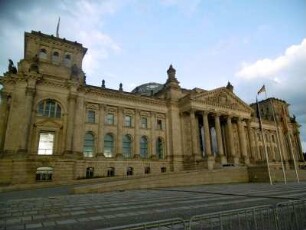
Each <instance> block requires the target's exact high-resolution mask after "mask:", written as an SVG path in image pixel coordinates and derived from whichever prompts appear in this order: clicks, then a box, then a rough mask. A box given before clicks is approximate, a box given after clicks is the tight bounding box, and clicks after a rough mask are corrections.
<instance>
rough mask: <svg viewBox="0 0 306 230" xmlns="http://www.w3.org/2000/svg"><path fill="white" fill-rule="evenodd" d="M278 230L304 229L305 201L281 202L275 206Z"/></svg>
mask: <svg viewBox="0 0 306 230" xmlns="http://www.w3.org/2000/svg"><path fill="white" fill-rule="evenodd" d="M276 213H277V223H278V229H279V230H290V229H292V230H299V229H305V228H306V201H305V200H304V201H291V202H282V203H278V204H277V205H276Z"/></svg>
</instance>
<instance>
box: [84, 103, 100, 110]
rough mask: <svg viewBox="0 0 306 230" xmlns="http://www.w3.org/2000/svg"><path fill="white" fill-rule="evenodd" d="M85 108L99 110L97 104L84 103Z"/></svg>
mask: <svg viewBox="0 0 306 230" xmlns="http://www.w3.org/2000/svg"><path fill="white" fill-rule="evenodd" d="M86 108H87V109H91V110H99V104H94V103H86Z"/></svg>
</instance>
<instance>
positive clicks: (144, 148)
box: [140, 136, 148, 158]
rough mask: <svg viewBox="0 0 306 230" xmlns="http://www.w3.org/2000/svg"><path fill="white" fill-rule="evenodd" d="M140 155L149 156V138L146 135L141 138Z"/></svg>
mask: <svg viewBox="0 0 306 230" xmlns="http://www.w3.org/2000/svg"><path fill="white" fill-rule="evenodd" d="M140 157H142V158H147V157H148V139H147V138H146V137H145V136H143V137H141V138H140Z"/></svg>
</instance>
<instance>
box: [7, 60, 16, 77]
mask: <svg viewBox="0 0 306 230" xmlns="http://www.w3.org/2000/svg"><path fill="white" fill-rule="evenodd" d="M8 71H9V73H14V74H16V73H17V68H16V67H15V66H14V62H13V61H12V60H11V59H9V65H8Z"/></svg>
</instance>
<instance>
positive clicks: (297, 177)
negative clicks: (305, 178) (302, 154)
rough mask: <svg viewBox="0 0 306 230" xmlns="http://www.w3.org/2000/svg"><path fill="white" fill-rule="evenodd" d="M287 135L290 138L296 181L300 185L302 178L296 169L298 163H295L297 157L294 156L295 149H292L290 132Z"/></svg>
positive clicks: (290, 143)
mask: <svg viewBox="0 0 306 230" xmlns="http://www.w3.org/2000/svg"><path fill="white" fill-rule="evenodd" d="M287 135H288V138H289V145H290V152H291V155H292V159H293V165H294V170H295V174H296V180H297V182H298V183H300V178H299V174H298V171H297V167H296V161H295V156H294V153H293V147H292V142H291V137H290V132H289V131H288V132H287Z"/></svg>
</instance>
